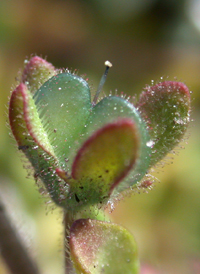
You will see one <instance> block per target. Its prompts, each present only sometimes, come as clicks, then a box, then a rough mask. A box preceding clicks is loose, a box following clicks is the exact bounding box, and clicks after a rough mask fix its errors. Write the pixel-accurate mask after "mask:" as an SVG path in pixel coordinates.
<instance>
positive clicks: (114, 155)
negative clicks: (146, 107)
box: [70, 119, 140, 203]
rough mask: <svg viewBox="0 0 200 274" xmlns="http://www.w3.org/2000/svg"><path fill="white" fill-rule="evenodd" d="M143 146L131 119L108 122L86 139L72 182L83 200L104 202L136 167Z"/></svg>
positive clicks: (73, 169)
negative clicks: (73, 181)
mask: <svg viewBox="0 0 200 274" xmlns="http://www.w3.org/2000/svg"><path fill="white" fill-rule="evenodd" d="M139 146H140V140H139V138H138V132H137V128H136V126H135V124H134V123H133V121H132V120H131V119H119V120H117V121H115V122H113V123H110V124H107V125H105V126H104V127H102V128H101V129H99V130H97V131H96V132H94V134H93V135H92V136H91V137H90V138H88V139H87V140H86V142H85V143H84V144H83V146H82V147H81V149H80V150H79V151H78V153H77V155H76V158H75V160H74V163H73V166H72V177H73V179H74V180H75V181H76V182H75V183H74V184H72V185H70V187H71V190H72V191H73V192H74V193H76V195H77V197H78V199H79V200H84V199H86V200H87V201H89V200H91V201H93V202H96V203H98V202H100V201H102V199H103V198H104V197H109V195H110V194H111V192H112V190H113V188H114V187H115V186H116V185H117V184H118V183H119V182H120V181H121V180H122V179H123V178H124V177H125V176H126V175H127V173H128V172H129V171H130V169H131V168H132V167H133V166H134V164H135V162H136V160H137V157H138V150H139Z"/></svg>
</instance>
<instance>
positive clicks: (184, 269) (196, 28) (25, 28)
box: [0, 0, 200, 274]
mask: <svg viewBox="0 0 200 274" xmlns="http://www.w3.org/2000/svg"><path fill="white" fill-rule="evenodd" d="M32 53H33V54H38V55H41V56H42V57H45V56H47V60H48V61H50V62H52V63H53V64H54V65H55V66H56V67H68V68H73V69H78V70H79V73H80V74H86V75H87V77H88V78H89V79H90V83H91V86H92V88H93V89H94V90H95V88H96V87H97V85H98V82H99V79H100V77H101V75H102V73H103V71H104V65H103V63H104V61H105V60H109V61H111V62H112V63H113V68H112V69H111V71H110V72H109V76H108V79H107V82H106V85H105V87H104V91H105V92H107V93H108V92H109V91H110V90H112V91H113V92H115V90H118V92H121V91H123V92H125V93H126V94H128V95H134V94H135V93H139V92H140V91H141V90H142V88H143V87H144V86H145V84H151V80H155V81H157V80H159V78H160V77H161V76H162V77H163V79H167V77H168V76H169V79H170V80H173V79H174V77H176V79H178V80H180V81H184V82H185V83H186V84H187V85H188V87H189V88H190V90H192V91H193V94H192V97H193V107H192V108H193V112H192V118H193V119H194V122H193V123H192V124H191V126H190V128H189V130H188V133H187V135H186V138H185V141H184V142H183V144H182V145H183V146H185V149H182V150H180V151H179V149H178V148H177V149H176V150H175V151H176V152H177V153H178V154H179V155H178V156H176V155H170V157H171V156H172V157H173V158H174V159H173V160H172V159H171V158H168V159H167V160H166V164H165V165H164V167H163V166H161V167H159V168H157V169H156V173H155V174H154V175H155V176H156V177H157V178H158V180H157V181H160V183H155V188H154V189H153V190H152V191H150V192H149V194H143V193H141V194H135V195H132V196H131V197H125V198H124V200H123V201H121V202H120V203H119V204H118V205H116V209H115V211H114V212H113V213H112V216H113V219H114V221H115V222H117V223H119V224H122V225H124V226H125V227H126V228H127V229H129V230H130V231H131V232H132V233H133V234H134V235H135V237H136V240H137V242H138V246H139V254H140V259H141V262H142V263H143V264H147V265H151V266H153V267H155V268H156V269H157V270H158V273H163V274H165V273H166V274H179V273H181V274H191V273H195V274H197V273H200V167H199V165H200V128H199V123H200V92H199V91H200V1H199V0H176V1H173V0H140V1H138V0H99V1H98V0H82V1H81V0H69V1H67V0H16V1H15V0H1V1H0V98H1V99H0V111H1V114H0V117H1V118H0V196H1V198H2V199H3V201H4V203H5V204H6V206H7V209H8V211H9V213H10V216H11V218H12V220H13V223H15V225H16V226H17V228H18V230H19V232H20V234H21V235H22V237H23V239H24V241H25V243H26V244H27V247H28V249H29V250H30V252H31V253H32V254H33V256H34V257H35V258H36V259H37V261H38V263H39V266H40V268H41V270H42V273H43V274H53V273H63V264H62V262H63V259H62V249H63V243H62V214H61V212H60V210H54V212H53V214H52V210H51V207H50V206H48V205H46V204H45V201H44V200H43V199H42V198H41V196H40V195H39V193H38V191H37V187H36V186H35V184H34V182H33V180H30V179H27V178H26V177H27V172H26V170H24V169H23V163H22V162H21V161H20V158H19V154H18V153H17V149H16V148H15V147H14V146H13V143H14V141H13V140H12V139H11V138H10V137H9V130H8V129H7V127H6V121H7V114H6V113H7V105H8V97H9V95H10V91H11V90H12V88H14V87H15V84H16V80H15V77H16V76H17V75H18V73H17V72H18V71H19V68H21V69H23V60H24V59H25V58H26V57H30V55H31V54H32ZM187 142H188V144H187V145H186V143H187ZM172 161H173V164H169V163H171V162H172ZM46 215H47V216H46ZM7 273H9V272H8V270H7V269H6V267H5V265H4V263H3V262H2V260H1V259H0V274H7ZM150 273H154V272H150V270H149V272H148V271H147V272H146V273H145V274H150Z"/></svg>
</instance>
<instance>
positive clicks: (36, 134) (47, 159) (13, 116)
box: [9, 83, 67, 206]
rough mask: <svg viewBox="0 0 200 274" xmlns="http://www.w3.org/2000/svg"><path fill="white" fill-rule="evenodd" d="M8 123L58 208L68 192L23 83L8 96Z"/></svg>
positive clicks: (37, 176)
mask: <svg viewBox="0 0 200 274" xmlns="http://www.w3.org/2000/svg"><path fill="white" fill-rule="evenodd" d="M9 120H10V125H11V130H12V132H13V135H14V137H15V139H16V141H17V143H18V148H19V150H21V151H23V153H24V154H25V155H26V157H27V158H28V159H29V161H30V162H31V164H32V166H33V168H34V172H35V177H36V178H40V179H41V180H42V181H43V182H44V184H45V185H46V187H47V189H48V191H49V193H50V197H51V198H52V199H53V200H54V202H55V203H57V204H58V205H60V206H61V205H62V204H63V202H65V201H64V200H63V199H62V198H64V195H63V194H64V193H65V192H67V189H66V188H64V186H62V184H61V180H60V178H59V177H58V176H57V174H56V173H55V169H56V168H57V167H58V162H57V159H56V158H55V155H54V151H53V148H52V146H51V144H50V143H49V141H48V137H47V135H46V133H45V132H44V129H43V127H42V125H41V123H40V119H39V117H38V113H37V111H36V107H35V105H34V101H33V99H32V96H31V94H30V92H29V91H28V89H27V87H26V85H24V84H23V83H21V84H20V85H19V86H18V87H17V88H16V89H15V90H14V91H13V93H12V95H11V98H10V105H9Z"/></svg>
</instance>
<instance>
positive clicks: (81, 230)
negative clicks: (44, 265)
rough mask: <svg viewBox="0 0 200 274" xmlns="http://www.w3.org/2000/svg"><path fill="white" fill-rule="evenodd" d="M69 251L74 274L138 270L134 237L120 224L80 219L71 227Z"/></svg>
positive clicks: (118, 273) (131, 273) (128, 273)
mask: <svg viewBox="0 0 200 274" xmlns="http://www.w3.org/2000/svg"><path fill="white" fill-rule="evenodd" d="M69 245H70V252H71V253H70V254H71V259H72V261H73V263H74V267H75V269H76V271H77V274H81V273H82V274H91V273H92V274H101V273H104V274H113V273H114V274H122V273H124V274H137V273H139V260H138V251H137V245H136V242H135V239H134V238H133V236H132V235H131V234H130V233H129V232H128V231H127V230H126V229H125V228H123V227H121V226H119V225H117V224H113V223H107V222H103V221H97V220H91V219H79V220H77V221H75V222H74V223H73V224H72V227H71V229H70V239H69Z"/></svg>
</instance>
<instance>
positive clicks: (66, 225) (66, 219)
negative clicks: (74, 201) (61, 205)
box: [64, 211, 76, 274]
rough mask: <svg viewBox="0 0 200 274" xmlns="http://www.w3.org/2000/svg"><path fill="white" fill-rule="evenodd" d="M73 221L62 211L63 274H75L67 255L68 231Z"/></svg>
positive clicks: (70, 216)
mask: <svg viewBox="0 0 200 274" xmlns="http://www.w3.org/2000/svg"><path fill="white" fill-rule="evenodd" d="M73 221H74V219H73V217H72V215H71V214H69V213H68V212H65V211H64V237H65V238H64V254H65V274H76V273H75V272H74V267H73V263H72V261H71V259H70V253H69V236H70V235H69V230H70V227H71V225H72V223H73Z"/></svg>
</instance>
